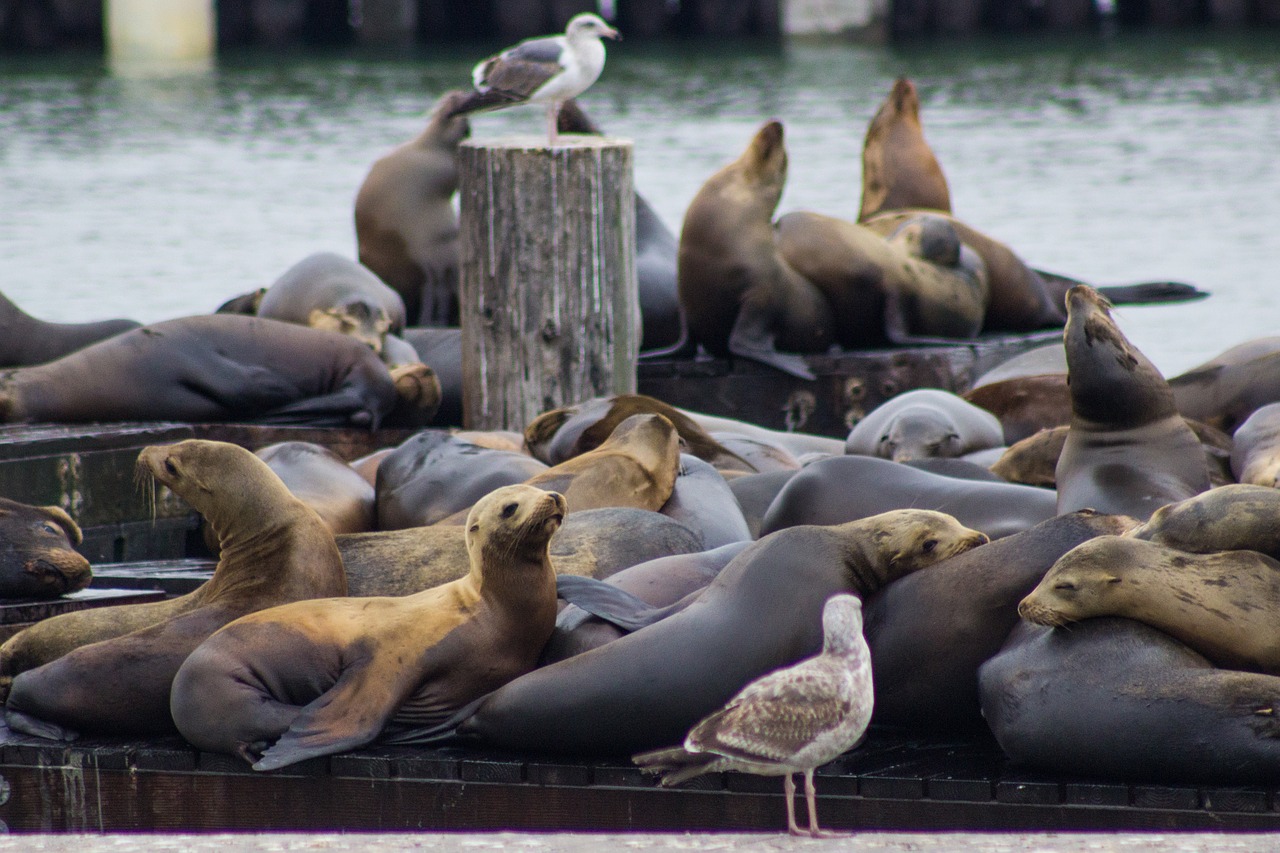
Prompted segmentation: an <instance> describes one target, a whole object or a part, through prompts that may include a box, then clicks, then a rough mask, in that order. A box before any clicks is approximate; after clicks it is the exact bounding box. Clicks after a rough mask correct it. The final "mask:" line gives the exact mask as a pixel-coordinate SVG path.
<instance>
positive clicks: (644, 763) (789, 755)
mask: <svg viewBox="0 0 1280 853" xmlns="http://www.w3.org/2000/svg"><path fill="white" fill-rule="evenodd" d="M822 633H823V642H822V652H821V653H820V654H818V655H816V656H814V657H811V658H807V659H805V660H802V661H800V662H799V663H797V664H794V665H793V666H789V667H786V668H784V669H779V670H775V671H773V672H771V673H769V674H768V675H764V676H761V677H760V678H758V679H756V680H755V681H753V682H751V683H750V684H748V685H747V686H746V687H744V688H742V690H740V691H739V692H738V693H737V695H735V696H734V697H733V698H732V699H730V700H729V701H728V703H727V704H726V705H725V706H724V707H723V708H721V709H720V710H719V711H716V712H715V713H713V714H710V715H709V716H707V717H706V718H705V719H703V720H702V721H701V722H700V723H698V724H697V725H696V726H694V727H693V728H692V729H690V730H689V735H688V737H686V738H685V739H684V744H683V745H681V746H674V747H670V748H668V749H657V750H654V751H652V752H643V753H640V754H639V755H636V756H633V757H632V761H634V762H635V763H636V764H638V765H639V766H640V768H641V769H642V770H644V771H645V772H648V773H661V774H663V777H662V780H661V782H660V783H659V784H661V785H662V786H663V787H664V788H665V787H669V786H671V785H678V784H680V783H681V782H683V781H685V780H687V779H692V778H693V777H694V776H698V775H700V774H702V773H718V772H720V771H723V770H738V771H741V772H743V773H755V774H758V775H760V776H782V777H783V790H784V791H785V792H786V795H787V829H788V830H789V831H790V832H791V834H792V835H802V834H804V832H803V830H801V829H800V828H799V827H798V826H796V813H795V792H796V788H795V783H794V782H793V781H792V779H791V775H792V774H793V773H803V774H804V794H805V802H806V804H807V805H808V807H809V832H808V834H809V835H811V836H812V837H814V838H821V837H828V836H830V835H832V834H833V833H829V832H826V831H824V830H822V829H820V828H819V827H818V810H817V804H816V803H815V794H814V788H813V771H814V769H815V768H817V767H818V766H820V765H822V764H826V763H827V762H828V761H831V760H833V759H835V758H836V757H838V756H839V755H841V754H842V753H844V752H846V751H848V750H850V749H852V748H853V747H855V746H857V745H858V743H860V742H861V740H862V737H863V735H864V734H865V733H866V730H867V725H868V724H869V723H870V722H871V708H872V705H873V703H874V701H875V696H874V691H873V690H872V684H871V652H870V650H869V649H868V648H867V641H866V640H865V639H864V638H863V636H862V602H861V601H859V600H858V598H857V597H856V596H853V595H848V594H840V595H833V596H832V597H831V598H829V599H827V603H826V605H825V606H824V607H823V609H822Z"/></svg>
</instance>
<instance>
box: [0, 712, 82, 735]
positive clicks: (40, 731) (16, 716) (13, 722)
mask: <svg viewBox="0 0 1280 853" xmlns="http://www.w3.org/2000/svg"><path fill="white" fill-rule="evenodd" d="M4 722H5V725H6V726H8V727H9V728H10V729H12V730H13V731H15V732H21V733H22V734H24V735H31V736H33V737H42V738H46V739H47V740H60V741H67V742H70V741H73V740H76V739H77V738H79V737H80V733H79V732H76V731H72V730H71V729H66V728H63V727H62V726H60V725H58V724H57V723H51V722H49V721H48V720H41V719H39V718H38V717H33V716H31V715H30V714H24V713H22V712H21V711H15V710H13V709H11V708H6V709H5V712H4Z"/></svg>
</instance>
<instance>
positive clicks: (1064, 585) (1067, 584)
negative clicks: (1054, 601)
mask: <svg viewBox="0 0 1280 853" xmlns="http://www.w3.org/2000/svg"><path fill="white" fill-rule="evenodd" d="M1053 588H1054V589H1061V590H1074V589H1075V588H1076V585H1075V584H1073V583H1072V582H1071V581H1058V582H1057V583H1055V584H1054V585H1053Z"/></svg>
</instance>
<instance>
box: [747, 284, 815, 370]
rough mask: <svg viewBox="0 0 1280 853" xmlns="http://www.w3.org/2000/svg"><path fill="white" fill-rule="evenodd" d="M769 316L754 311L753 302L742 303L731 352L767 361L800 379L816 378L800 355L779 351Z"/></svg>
mask: <svg viewBox="0 0 1280 853" xmlns="http://www.w3.org/2000/svg"><path fill="white" fill-rule="evenodd" d="M766 319H767V318H766V317H765V316H764V314H763V313H761V311H760V310H758V309H755V310H753V308H752V305H751V303H750V302H746V303H743V305H742V308H741V309H740V310H739V311H738V319H737V320H736V321H735V322H734V324H733V331H731V332H730V333H729V352H731V353H733V354H734V355H736V356H739V357H741V358H749V359H751V360H752V361H758V362H760V363H761V364H767V365H769V366H770V367H773V368H776V369H778V370H781V371H782V372H783V373H789V374H791V375H792V376H794V377H796V378H797V379H808V380H809V381H813V380H814V379H816V378H817V377H815V376H814V375H813V371H812V370H810V369H809V365H808V364H806V363H805V360H804V359H803V358H802V357H801V356H799V355H798V354H796V353H783V352H778V347H777V337H778V336H777V333H776V332H774V331H772V330H771V329H769V327H768V324H767V322H766Z"/></svg>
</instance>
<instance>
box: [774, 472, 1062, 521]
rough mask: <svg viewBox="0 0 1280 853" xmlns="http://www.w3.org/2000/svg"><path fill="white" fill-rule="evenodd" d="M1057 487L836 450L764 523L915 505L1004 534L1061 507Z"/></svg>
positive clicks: (778, 501)
mask: <svg viewBox="0 0 1280 853" xmlns="http://www.w3.org/2000/svg"><path fill="white" fill-rule="evenodd" d="M1055 504H1056V501H1055V498H1054V494H1053V492H1050V491H1046V490H1045V489H1037V488H1033V487H1031V486H1019V485H1015V484H1013V483H990V482H981V481H978V480H961V479H957V478H955V477H946V476H943V475H941V474H934V473H932V472H929V471H921V470H919V469H917V468H913V467H911V466H909V465H903V464H902V463H900V462H890V461H889V460H887V459H877V458H875V457H872V456H833V457H831V458H829V459H821V460H818V461H817V462H813V463H811V464H809V465H806V466H805V467H804V468H801V469H800V470H799V471H797V472H796V473H795V476H793V477H791V478H790V479H789V480H788V481H787V484H786V485H785V486H783V487H782V489H781V490H780V491H779V492H778V496H777V497H776V498H775V499H774V501H773V504H772V505H770V507H769V511H768V512H767V513H766V514H765V517H764V520H763V522H762V523H761V525H760V535H761V536H765V535H767V534H769V533H772V532H774V531H775V530H781V529H783V528H784V527H794V526H796V525H798V524H841V523H843V522H846V521H850V520H852V519H855V518H866V517H867V516H870V515H876V514H877V513H881V512H886V511H888V510H891V509H901V508H906V507H916V508H920V509H934V510H938V511H939V512H945V513H949V514H951V515H954V516H955V517H956V518H957V519H958V520H959V521H960V523H961V524H964V525H965V526H966V527H972V528H974V529H975V530H981V531H982V532H983V533H985V534H987V535H988V536H990V537H991V538H993V539H999V538H1001V537H1004V536H1008V535H1010V534H1012V533H1017V532H1018V531H1020V530H1026V529H1027V528H1029V527H1034V526H1035V525H1037V524H1039V523H1040V522H1042V521H1044V520H1045V519H1047V518H1052V517H1053V516H1054V515H1056V514H1057V511H1056V506H1055Z"/></svg>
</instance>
